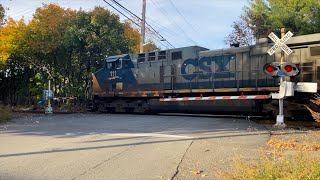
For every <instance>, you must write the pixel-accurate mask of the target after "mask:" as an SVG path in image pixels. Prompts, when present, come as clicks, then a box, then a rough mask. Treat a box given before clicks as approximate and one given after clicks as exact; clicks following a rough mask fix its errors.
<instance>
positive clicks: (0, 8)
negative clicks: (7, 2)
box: [0, 4, 5, 27]
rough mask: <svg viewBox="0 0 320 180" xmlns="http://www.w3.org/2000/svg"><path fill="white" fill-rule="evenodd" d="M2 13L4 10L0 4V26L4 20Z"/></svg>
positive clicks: (3, 13)
mask: <svg viewBox="0 0 320 180" xmlns="http://www.w3.org/2000/svg"><path fill="white" fill-rule="evenodd" d="M4 15H5V10H4V8H3V6H2V4H0V27H1V26H2V23H3V20H4Z"/></svg>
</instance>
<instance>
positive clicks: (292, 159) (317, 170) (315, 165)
mask: <svg viewBox="0 0 320 180" xmlns="http://www.w3.org/2000/svg"><path fill="white" fill-rule="evenodd" d="M275 154H276V153H275ZM217 176H218V177H219V179H228V180H229V179H235V180H238V179H239V180H241V179H243V180H256V179H257V180H260V179H270V180H271V179H288V180H298V179H310V180H311V179H312V180H313V179H314V180H319V179H320V157H319V156H316V155H310V154H308V153H305V154H302V153H298V154H296V155H293V156H286V157H283V156H278V154H276V155H273V157H268V156H266V155H263V156H262V158H261V159H260V161H259V162H258V163H251V164H249V163H245V162H243V161H241V160H236V161H235V162H234V164H233V166H232V169H231V171H230V172H228V173H226V172H222V171H221V172H218V173H217Z"/></svg>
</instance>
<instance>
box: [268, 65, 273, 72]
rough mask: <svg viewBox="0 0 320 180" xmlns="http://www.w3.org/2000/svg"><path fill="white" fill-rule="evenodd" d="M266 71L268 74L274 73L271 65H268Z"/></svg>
mask: <svg viewBox="0 0 320 180" xmlns="http://www.w3.org/2000/svg"><path fill="white" fill-rule="evenodd" d="M266 71H267V72H268V73H272V72H273V71H274V67H273V66H271V65H268V66H267V67H266Z"/></svg>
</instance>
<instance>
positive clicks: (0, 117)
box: [0, 105, 11, 123]
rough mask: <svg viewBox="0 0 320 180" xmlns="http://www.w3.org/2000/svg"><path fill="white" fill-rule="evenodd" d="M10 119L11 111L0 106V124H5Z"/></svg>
mask: <svg viewBox="0 0 320 180" xmlns="http://www.w3.org/2000/svg"><path fill="white" fill-rule="evenodd" d="M10 118H11V110H10V108H8V107H5V106H1V105H0V123H2V122H7V121H8V120H10Z"/></svg>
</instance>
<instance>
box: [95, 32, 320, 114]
mask: <svg viewBox="0 0 320 180" xmlns="http://www.w3.org/2000/svg"><path fill="white" fill-rule="evenodd" d="M286 44H287V45H288V46H289V47H290V48H291V49H292V50H293V53H292V54H290V55H289V56H285V61H286V62H291V63H294V64H296V65H297V66H298V67H299V68H300V74H299V75H298V76H296V77H292V78H291V81H294V82H318V81H320V33H318V34H309V35H303V36H295V37H292V38H291V39H290V40H289V41H287V43H286ZM272 45H273V43H271V42H270V41H269V40H268V39H267V38H263V39H259V40H258V41H257V43H256V45H253V46H246V47H230V48H226V49H218V50H209V49H207V48H204V47H200V46H190V47H183V48H175V49H167V50H160V51H155V52H147V53H140V54H122V55H116V56H109V57H106V59H105V65H104V67H103V68H101V69H100V70H98V71H97V72H95V73H94V74H93V77H92V79H93V80H92V83H93V85H92V92H93V93H92V97H93V101H92V104H91V109H93V110H98V111H101V112H109V113H113V112H127V113H159V112H177V113H209V114H216V113H223V114H229V113H239V114H245V113H268V114H269V113H271V114H275V115H276V114H277V111H278V106H277V101H276V100H272V99H271V98H270V96H269V95H270V93H271V92H277V91H278V90H279V78H273V77H270V76H267V75H266V74H265V73H264V66H265V64H267V63H271V62H278V61H280V52H276V53H275V54H274V55H272V56H269V55H268V54H267V51H268V50H269V49H270V48H271V47H272ZM318 84H320V83H318ZM318 89H319V87H318ZM310 97H312V94H306V93H301V94H298V95H296V96H294V97H292V98H291V99H288V100H287V101H285V102H286V104H285V110H286V111H285V114H286V115H287V116H291V115H292V114H293V113H294V112H299V110H301V111H303V109H304V106H303V103H308V102H309V100H310Z"/></svg>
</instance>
